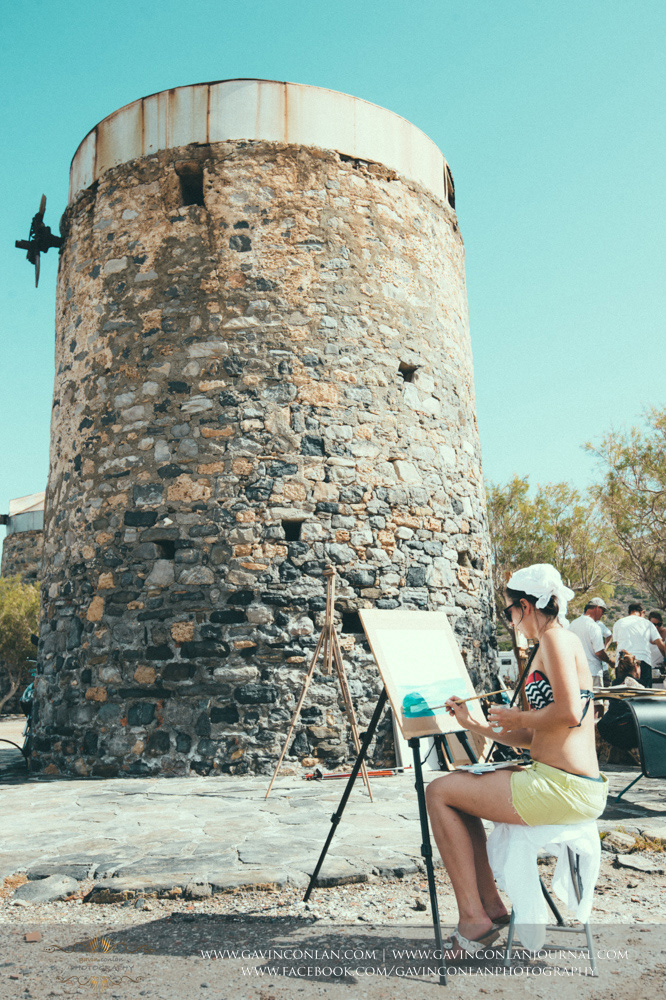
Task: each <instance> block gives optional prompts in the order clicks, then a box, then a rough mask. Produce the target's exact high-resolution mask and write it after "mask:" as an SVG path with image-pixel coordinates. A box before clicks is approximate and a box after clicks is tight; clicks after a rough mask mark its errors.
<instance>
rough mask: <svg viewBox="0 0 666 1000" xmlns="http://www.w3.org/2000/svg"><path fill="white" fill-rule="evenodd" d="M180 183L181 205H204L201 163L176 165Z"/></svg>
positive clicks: (188, 162)
mask: <svg viewBox="0 0 666 1000" xmlns="http://www.w3.org/2000/svg"><path fill="white" fill-rule="evenodd" d="M176 173H177V174H178V180H179V181H180V203H181V205H204V204H205V202H204V192H203V167H202V166H201V164H200V163H196V162H190V161H187V162H185V163H178V164H176Z"/></svg>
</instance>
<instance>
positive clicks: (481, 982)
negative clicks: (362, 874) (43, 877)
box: [0, 851, 666, 1000]
mask: <svg viewBox="0 0 666 1000" xmlns="http://www.w3.org/2000/svg"><path fill="white" fill-rule="evenodd" d="M641 857H642V858H643V859H644V860H646V861H647V862H648V863H651V864H652V866H653V867H654V868H655V869H656V870H657V871H656V872H640V871H633V870H629V869H626V868H619V867H617V861H616V858H615V855H613V854H611V853H609V852H607V851H604V852H603V853H602V867H601V872H600V876H599V881H598V883H597V888H596V905H595V910H594V914H593V919H594V937H595V947H596V949H597V954H598V965H599V978H593V977H592V976H590V975H589V973H588V972H586V970H587V969H589V963H588V962H587V961H586V960H585V958H584V957H582V958H581V956H579V955H577V954H574V953H573V952H571V951H570V949H571V947H573V946H575V945H580V944H581V943H582V942H584V937H580V936H578V935H573V934H571V933H566V934H565V933H562V932H560V933H558V934H557V935H554V934H552V933H551V934H550V935H549V938H548V942H549V944H550V943H553V941H554V943H555V945H556V949H555V950H554V951H552V952H550V953H549V954H545V953H542V954H540V955H539V956H538V957H537V958H535V959H533V960H531V961H530V960H528V957H527V956H526V955H525V953H524V952H519V953H518V960H517V961H516V963H515V964H514V966H513V968H512V972H511V974H509V973H508V971H507V970H504V969H503V967H502V965H501V954H500V953H499V952H493V951H490V950H489V951H488V952H487V953H485V954H484V955H483V956H482V957H481V958H480V959H479V960H476V959H474V960H469V961H468V962H466V963H463V962H455V961H454V962H448V963H447V966H448V969H449V995H452V996H454V997H456V998H458V997H461V996H464V997H468V996H469V997H476V996H479V997H480V996H482V995H485V994H490V993H492V994H493V995H495V996H498V997H501V998H507V1000H508V998H513V997H516V996H523V995H524V996H536V997H541V996H544V997H545V996H548V995H550V993H551V992H552V991H553V990H554V989H557V990H558V994H559V996H560V997H561V998H563V1000H568V998H569V997H571V998H572V1000H573V998H574V997H575V998H576V1000H579V998H580V997H581V995H582V996H585V997H589V998H590V1000H601V998H602V997H603V998H604V1000H607V998H608V997H609V996H612V997H613V998H616V997H617V998H622V1000H634V998H636V1000H638V997H639V990H640V998H641V1000H642V998H643V997H645V996H649V995H650V993H651V992H653V993H654V994H655V995H658V993H659V990H660V989H661V988H662V987H663V978H664V973H666V894H665V893H664V878H663V875H661V874H658V872H659V870H661V866H662V865H663V864H664V862H665V856H664V855H663V853H656V852H655V853H654V854H651V853H650V852H643V853H642V854H641ZM541 870H542V873H543V874H544V875H545V877H546V881H547V880H548V875H549V874H550V873H551V871H552V863H550V862H549V863H544V864H543V865H542V866H541ZM436 878H437V885H438V900H439V906H440V916H441V920H442V924H443V927H444V928H445V933H446V932H448V931H449V930H450V929H451V928H452V926H453V921H454V919H455V908H454V901H453V896H452V893H451V889H450V886H449V883H448V879H447V877H446V875H445V873H444V872H442V871H441V870H440V871H438V872H437V873H436ZM15 881H16V880H15ZM92 884H93V883H92V880H89V881H88V882H85V883H81V885H80V892H79V897H80V896H82V895H85V893H86V892H87V891H88V890H89V889H90V887H91V886H92ZM12 889H13V886H7V887H6V891H5V892H4V894H3V895H4V900H2V901H1V902H0V998H1V1000H10V998H11V1000H16V998H18V997H21V998H27V1000H30V998H35V1000H42V998H48V997H67V996H91V995H94V996H96V997H109V998H118V1000H135V998H137V997H144V996H145V997H154V998H156V1000H181V998H188V1000H189V998H190V997H195V998H196V997H201V998H204V1000H213V998H215V1000H227V998H228V1000H231V998H237V997H242V998H252V1000H255V998H256V1000H283V998H292V997H293V998H298V1000H300V998H301V997H302V998H303V1000H309V998H315V997H321V996H330V997H335V996H340V995H342V994H345V993H346V992H351V993H353V995H354V997H357V996H358V997H368V998H372V1000H374V998H382V997H391V998H392V997H398V996H400V997H403V996H409V997H411V996H414V997H418V998H423V1000H429V998H430V997H435V996H439V995H441V994H440V992H439V991H440V990H441V987H440V986H439V984H438V978H437V975H436V974H433V973H432V972H431V971H429V970H431V969H433V968H437V967H438V966H439V964H440V963H438V962H437V961H436V959H435V958H434V957H433V956H432V954H431V955H430V956H429V957H428V956H427V955H426V956H424V958H423V959H421V960H420V961H417V960H416V958H414V956H413V954H412V957H409V955H405V954H404V951H405V949H414V948H416V949H420V950H422V951H423V950H425V951H426V952H428V951H429V952H431V953H432V951H433V950H434V938H433V932H432V925H431V924H430V923H429V920H430V906H429V897H428V892H427V882H426V879H425V876H423V875H420V874H419V875H408V876H405V877H404V878H402V879H386V878H378V877H371V878H370V880H369V881H368V882H366V883H361V884H355V885H347V886H338V887H336V888H333V889H315V890H314V892H313V894H312V896H311V899H310V901H309V903H304V902H303V901H302V896H303V890H302V889H295V888H285V889H281V890H279V891H274V892H242V893H239V892H230V893H225V894H221V895H216V896H213V897H211V898H209V899H204V900H197V901H194V902H186V901H184V900H173V899H149V900H148V899H139V900H132V901H129V902H127V903H124V904H113V905H109V904H90V903H85V902H82V901H81V898H77V899H70V900H68V901H66V902H60V903H50V904H42V905H30V906H17V905H15V904H12ZM34 932H37V934H38V935H40V936H41V940H39V941H26V940H25V938H26V935H30V934H31V933H34ZM91 941H93V942H95V943H94V944H93V945H92V946H91V944H90V942H91ZM500 943H501V942H500ZM73 946H76V949H77V950H76V951H72V950H69V949H72V947H73ZM104 948H106V949H107V950H106V951H104V950H103V949H104ZM91 949H94V950H91ZM225 949H226V950H227V953H226V954H225ZM234 949H235V950H238V949H245V952H244V954H243V955H242V956H239V957H236V958H233V957H230V956H229V954H228V951H233V950H234ZM401 952H403V954H402V955H401V954H400V953H401ZM202 953H208V955H207V956H206V955H204V954H202ZM651 986H652V989H651V988H650V987H651Z"/></svg>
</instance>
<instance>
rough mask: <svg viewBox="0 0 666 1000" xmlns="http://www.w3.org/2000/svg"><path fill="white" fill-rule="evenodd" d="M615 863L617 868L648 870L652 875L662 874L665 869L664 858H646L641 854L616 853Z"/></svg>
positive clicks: (638, 870)
mask: <svg viewBox="0 0 666 1000" xmlns="http://www.w3.org/2000/svg"><path fill="white" fill-rule="evenodd" d="M615 864H616V866H617V867H619V868H631V869H633V871H637V872H650V873H651V874H653V875H663V874H664V872H665V871H666V860H664V861H657V860H656V858H655V859H653V858H646V857H645V855H641V854H617V855H616V856H615Z"/></svg>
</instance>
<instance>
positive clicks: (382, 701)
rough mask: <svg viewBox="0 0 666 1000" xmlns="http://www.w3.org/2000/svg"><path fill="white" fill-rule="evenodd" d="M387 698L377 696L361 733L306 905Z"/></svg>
mask: <svg viewBox="0 0 666 1000" xmlns="http://www.w3.org/2000/svg"><path fill="white" fill-rule="evenodd" d="M387 697H388V696H387V694H386V691H385V690H384V691H382V693H381V695H380V696H379V701H378V702H377V705H376V708H375V710H374V712H373V714H372V718H371V720H370V725H369V726H368V728H367V731H366V732H365V733H363V739H362V742H361V752H360V753H359V755H358V757H357V758H356V761H355V762H354V766H353V768H352V771H351V774H350V775H349V779H348V781H347V784H346V786H345V790H344V792H343V793H342V798H341V799H340V805H339V806H338V808H337V811H336V812H334V813H333V815H332V816H331V829H330V830H329V833H328V837H327V838H326V843H325V844H324V846H323V848H322V852H321V854H320V855H319V860H318V861H317V864H316V867H315V870H314V871H313V873H312V876H311V878H310V882H309V884H308V887H307V890H306V893H305V895H304V896H303V902H304V903H307V901H308V899H309V898H310V893H311V892H312V890H313V888H314V885H315V882H316V881H317V878H318V876H319V872H320V871H321V866H322V865H323V863H324V858H325V857H326V852H327V851H328V848H329V846H330V844H331V841H332V840H333V837H334V835H335V831H336V830H337V828H338V823H339V822H340V820H341V819H342V813H343V812H344V808H345V806H346V805H347V799H348V798H349V796H350V795H351V791H352V788H353V787H354V782H355V781H356V778H357V775H358V772H359V770H360V768H361V764H362V763H363V760H364V759H365V755H366V754H367V752H368V747H369V746H370V743H371V742H372V737H373V736H374V735H375V729H376V728H377V724H378V723H379V719H380V716H381V714H382V712H383V710H384V705H385V704H386V699H387Z"/></svg>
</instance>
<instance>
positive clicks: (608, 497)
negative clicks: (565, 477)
mask: <svg viewBox="0 0 666 1000" xmlns="http://www.w3.org/2000/svg"><path fill="white" fill-rule="evenodd" d="M646 425H647V426H646V428H644V429H638V428H636V427H632V428H631V430H630V431H629V432H628V433H622V432H616V431H611V433H610V434H608V435H607V436H606V437H605V438H604V439H603V441H602V442H601V444H600V445H598V446H596V447H595V446H593V445H592V444H587V445H586V448H587V449H588V451H590V452H592V453H593V454H594V455H596V456H597V459H598V460H599V463H600V465H601V470H602V474H603V479H602V481H601V482H600V483H598V484H597V485H596V486H595V487H594V488H593V492H594V496H595V497H596V500H597V502H598V504H599V506H600V508H601V510H602V511H603V514H604V516H605V517H606V519H607V521H608V524H609V525H610V528H611V530H612V533H613V535H614V537H615V540H616V542H617V544H618V546H619V547H620V549H621V550H622V555H623V558H622V564H621V568H622V570H623V572H624V573H625V574H626V575H627V576H628V577H629V578H630V579H631V580H633V581H634V583H636V584H637V585H638V586H639V587H640V588H641V589H644V590H646V591H647V592H648V593H649V594H650V596H651V597H652V598H653V599H654V601H655V602H656V603H657V604H658V605H659V607H662V608H663V607H666V409H662V410H659V409H656V408H653V409H651V410H649V411H648V412H647V414H646Z"/></svg>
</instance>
